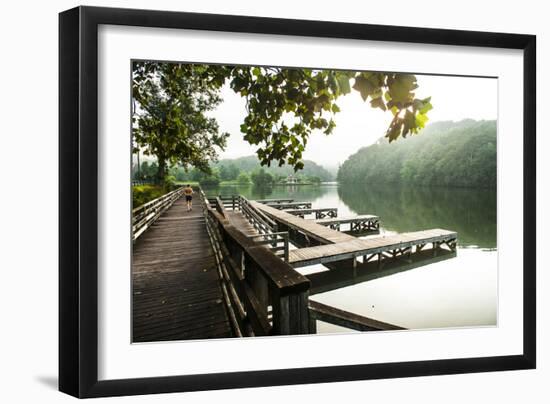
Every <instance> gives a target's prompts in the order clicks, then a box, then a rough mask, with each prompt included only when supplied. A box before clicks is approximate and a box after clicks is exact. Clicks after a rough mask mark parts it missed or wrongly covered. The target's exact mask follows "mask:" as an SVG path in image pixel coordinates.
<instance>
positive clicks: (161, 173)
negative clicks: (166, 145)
mask: <svg viewBox="0 0 550 404" xmlns="http://www.w3.org/2000/svg"><path fill="white" fill-rule="evenodd" d="M157 160H158V165H159V169H158V171H157V181H158V183H159V185H164V177H165V176H166V159H165V158H164V156H157Z"/></svg>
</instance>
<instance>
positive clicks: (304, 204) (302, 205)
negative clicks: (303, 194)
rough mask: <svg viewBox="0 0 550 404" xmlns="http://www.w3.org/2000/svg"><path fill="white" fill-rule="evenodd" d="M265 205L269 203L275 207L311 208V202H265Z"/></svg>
mask: <svg viewBox="0 0 550 404" xmlns="http://www.w3.org/2000/svg"><path fill="white" fill-rule="evenodd" d="M266 205H269V206H271V207H273V208H276V209H295V210H297V209H311V202H287V203H283V202H276V203H274V202H270V203H266Z"/></svg>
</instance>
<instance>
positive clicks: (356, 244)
mask: <svg viewBox="0 0 550 404" xmlns="http://www.w3.org/2000/svg"><path fill="white" fill-rule="evenodd" d="M457 237H458V235H457V233H456V232H452V231H449V230H443V229H430V230H425V231H419V232H412V233H401V234H396V235H391V236H384V237H376V238H370V239H358V238H355V237H354V240H350V241H345V242H342V243H336V244H326V245H320V246H315V247H307V248H300V249H297V250H292V251H290V252H289V263H290V264H291V265H292V266H293V267H295V268H296V267H302V266H307V265H313V264H322V263H327V262H335V261H341V260H345V259H349V258H355V257H359V256H362V255H368V254H375V253H383V252H388V251H391V250H396V249H403V248H408V247H413V246H416V245H419V244H425V243H432V242H441V241H449V240H456V239H457Z"/></svg>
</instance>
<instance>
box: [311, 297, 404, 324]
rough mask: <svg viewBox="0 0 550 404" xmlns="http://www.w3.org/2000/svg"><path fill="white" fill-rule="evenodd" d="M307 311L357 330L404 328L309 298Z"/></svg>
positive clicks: (324, 319) (327, 320)
mask: <svg viewBox="0 0 550 404" xmlns="http://www.w3.org/2000/svg"><path fill="white" fill-rule="evenodd" d="M309 313H310V316H311V317H313V318H314V319H315V320H320V321H324V322H326V323H330V324H334V325H338V326H340V327H346V328H351V329H352V330H357V331H388V330H404V329H405V328H403V327H399V326H397V325H393V324H389V323H384V322H382V321H378V320H374V319H372V318H368V317H365V316H361V315H359V314H355V313H351V312H349V311H345V310H341V309H338V308H336V307H333V306H328V305H326V304H323V303H319V302H316V301H314V300H311V299H310V300H309Z"/></svg>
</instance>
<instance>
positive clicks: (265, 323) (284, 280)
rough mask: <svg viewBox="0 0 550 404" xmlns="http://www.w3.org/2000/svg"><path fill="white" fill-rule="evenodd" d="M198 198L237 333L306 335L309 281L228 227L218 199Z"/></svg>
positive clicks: (308, 324) (249, 334) (261, 247)
mask: <svg viewBox="0 0 550 404" xmlns="http://www.w3.org/2000/svg"><path fill="white" fill-rule="evenodd" d="M199 196H200V197H201V198H202V199H203V206H204V214H205V218H206V223H207V229H208V233H209V236H210V239H211V243H212V247H213V249H214V253H215V257H216V262H217V264H218V270H219V275H220V279H221V281H222V290H223V292H224V297H225V300H226V306H227V307H228V309H229V313H230V319H231V322H232V324H233V325H234V328H235V330H236V334H237V335H239V336H253V335H290V334H293V335H294V334H307V333H309V332H310V328H309V327H310V323H309V309H308V297H309V287H310V282H309V280H308V279H307V278H306V277H305V276H303V275H301V274H300V273H298V272H297V271H296V270H294V269H293V268H292V267H291V266H290V265H288V264H287V263H286V262H284V261H283V260H281V259H280V258H279V257H277V256H276V255H275V254H274V253H273V252H272V251H270V250H269V249H267V248H265V247H264V246H263V245H259V244H258V243H256V242H254V240H252V239H250V238H249V237H247V236H246V235H244V234H243V233H242V232H241V231H239V230H238V229H237V228H235V227H234V226H232V225H231V224H230V222H229V220H227V218H226V217H225V216H224V213H223V212H224V210H225V208H224V206H223V203H222V199H221V198H216V199H217V200H216V201H215V203H214V204H211V203H210V202H209V200H208V199H206V197H205V196H204V193H202V191H200V192H199ZM220 210H222V212H220Z"/></svg>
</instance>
